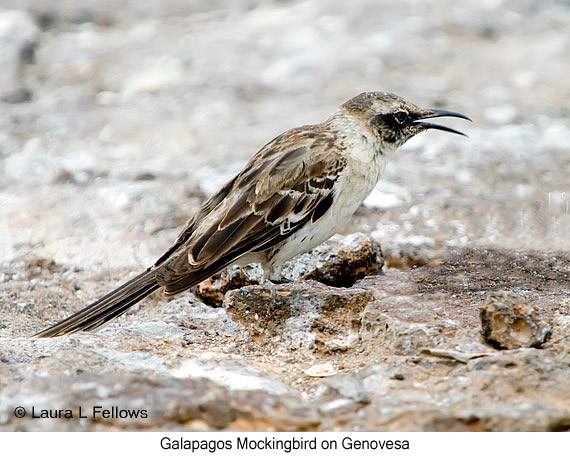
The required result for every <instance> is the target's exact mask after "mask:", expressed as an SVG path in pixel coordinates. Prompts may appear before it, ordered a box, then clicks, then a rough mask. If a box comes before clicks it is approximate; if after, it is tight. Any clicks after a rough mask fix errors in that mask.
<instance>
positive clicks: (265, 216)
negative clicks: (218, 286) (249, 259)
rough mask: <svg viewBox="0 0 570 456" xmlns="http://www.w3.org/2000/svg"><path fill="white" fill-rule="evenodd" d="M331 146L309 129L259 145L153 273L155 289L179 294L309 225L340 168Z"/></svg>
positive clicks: (326, 201)
mask: <svg viewBox="0 0 570 456" xmlns="http://www.w3.org/2000/svg"><path fill="white" fill-rule="evenodd" d="M308 132H309V133H311V134H308ZM333 141H334V138H332V136H331V135H330V133H327V132H325V131H323V130H322V129H319V128H318V127H316V126H313V127H301V128H297V129H294V130H290V131H289V132H287V133H285V134H284V135H281V136H279V137H277V138H276V139H275V140H273V141H272V142H270V143H268V144H267V145H266V146H264V147H263V148H262V149H261V150H260V151H259V152H258V153H257V154H256V155H255V156H254V157H253V158H252V160H251V161H250V162H249V163H248V165H247V166H246V167H245V169H244V170H243V171H242V172H241V173H240V174H238V176H236V178H235V179H233V180H232V181H231V182H229V183H228V184H227V185H226V186H225V187H224V189H222V191H221V192H219V193H218V194H216V195H215V196H213V197H212V198H210V200H209V201H208V203H207V204H206V205H205V206H204V208H205V210H204V209H203V210H202V211H201V212H200V214H198V216H197V217H196V218H195V219H194V221H193V222H192V223H190V224H189V225H188V227H187V229H186V230H185V231H184V232H183V233H182V234H181V236H180V237H179V239H178V240H177V244H175V246H174V247H173V249H172V252H174V253H175V254H174V255H172V256H171V257H170V258H169V259H166V260H163V262H162V263H161V264H160V267H159V268H158V269H157V271H156V274H157V275H156V277H157V281H158V283H159V284H160V285H163V286H164V287H165V290H166V292H167V293H168V294H175V293H177V292H179V291H183V290H184V289H187V288H189V287H190V286H192V285H194V284H196V283H199V282H200V281H202V280H204V279H206V278H207V277H209V276H210V275H211V274H214V273H215V272H217V271H219V270H220V269H222V268H224V267H225V266H228V265H230V264H232V263H233V262H235V261H236V260H237V259H239V257H241V256H242V255H244V254H246V253H248V252H260V251H263V250H266V249H269V248H272V247H275V246H276V245H278V244H279V243H281V242H283V241H284V240H285V239H286V238H287V237H289V236H290V235H291V234H293V233H294V232H295V231H297V230H299V229H300V228H301V227H303V226H304V225H305V224H307V223H315V222H316V221H317V220H318V219H319V218H320V217H322V216H323V215H324V214H325V213H326V211H327V210H328V209H329V208H330V206H331V205H332V203H333V201H334V197H335V194H334V183H335V182H336V181H337V180H338V178H339V176H340V175H341V174H342V172H343V170H344V167H345V165H346V162H345V159H344V158H343V157H342V156H341V155H340V153H338V151H336V150H335V149H334V148H333V147H332V146H333V145H334V142H333ZM222 193H223V195H224V196H223V197H221V194H222Z"/></svg>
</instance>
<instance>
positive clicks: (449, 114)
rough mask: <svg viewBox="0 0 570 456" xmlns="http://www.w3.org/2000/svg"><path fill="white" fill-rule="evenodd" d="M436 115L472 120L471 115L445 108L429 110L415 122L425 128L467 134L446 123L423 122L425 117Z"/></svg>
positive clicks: (429, 117)
mask: <svg viewBox="0 0 570 456" xmlns="http://www.w3.org/2000/svg"><path fill="white" fill-rule="evenodd" d="M434 117H458V118H460V119H465V120H469V121H471V119H470V118H469V117H467V116H464V115H463V114H460V113H458V112H453V111H445V110H443V109H430V110H429V111H428V112H427V114H424V115H422V116H420V117H418V120H416V121H414V124H415V125H420V126H421V127H423V128H425V129H426V130H428V129H430V128H431V129H434V130H442V131H448V132H450V133H456V134H458V135H463V136H467V135H466V134H465V133H461V132H460V131H457V130H454V129H453V128H449V127H446V126H444V125H438V124H433V123H429V122H421V121H422V120H424V119H433V118H434Z"/></svg>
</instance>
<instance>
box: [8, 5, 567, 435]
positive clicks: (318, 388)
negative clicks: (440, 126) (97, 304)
mask: <svg viewBox="0 0 570 456" xmlns="http://www.w3.org/2000/svg"><path fill="white" fill-rule="evenodd" d="M0 8H2V9H0V51H1V52H0V55H1V57H0V62H1V63H2V68H3V71H2V75H1V76H0V86H1V87H0V108H1V109H2V112H3V115H2V116H0V289H1V292H0V360H1V365H2V369H1V370H0V426H1V427H2V429H6V430H15V429H22V430H54V429H57V430H71V429H73V430H88V429H133V428H134V429H157V428H161V429H172V430H174V429H196V430H205V429H259V430H265V429H279V430H337V429H343V430H352V429H355V430H505V431H506V430H568V429H569V428H570V395H569V393H568V392H569V391H570V358H569V355H568V353H570V350H569V344H570V310H569V306H570V304H569V299H570V295H569V290H570V279H569V277H570V257H569V254H568V251H569V250H570V209H569V208H570V183H569V182H570V180H569V178H568V176H569V175H570V146H569V144H570V110H569V104H568V100H569V99H570V84H568V74H570V32H569V30H570V6H569V5H568V4H567V2H561V1H554V0H548V1H540V2H538V1H531V0H528V1H518V0H503V1H500V0H499V1H480V0H477V1H475V0H469V1H464V2H453V1H451V0H444V1H426V2H415V1H402V2H388V1H365V0H356V1H352V2H345V1H341V0H338V1H337V0H334V1H330V2H319V1H316V0H307V1H303V2H277V1H269V0H267V1H262V0H257V1H256V0H253V1H242V2H233V1H229V0H227V1H224V0H222V1H217V2H209V1H200V0H192V1H183V0H169V1H158V0H157V1H148V2H146V1H145V2H135V1H129V0H124V1H122V0H114V1H113V0H110V1H108V2H99V1H97V2H96V1H94V0H87V1H84V2H81V3H80V4H79V3H77V2H71V1H68V0H60V1H55V2H53V1H49V2H48V1H44V0H39V1H38V0H2V2H0ZM363 90H388V91H393V92H395V93H398V94H399V95H402V96H404V97H405V98H408V99H410V100H411V101H414V102H416V103H418V104H421V105H425V106H433V107H445V108H448V109H453V110H457V111H460V112H462V113H465V114H467V115H469V116H470V117H471V118H472V119H473V123H472V124H469V125H465V124H464V123H463V122H461V123H459V122H460V121H457V122H456V121H453V120H452V119H450V120H449V121H447V122H446V123H447V124H449V125H453V126H454V127H456V128H460V129H461V130H462V131H465V132H466V133H467V134H468V135H469V138H462V137H458V136H453V135H447V134H444V133H442V132H428V133H425V134H423V135H421V136H418V137H417V138H414V139H413V140H412V141H410V142H409V143H408V144H407V145H406V146H405V147H404V148H403V149H402V150H401V151H400V152H399V153H398V154H397V155H395V156H393V157H391V160H390V163H389V164H388V167H387V169H386V175H385V178H384V180H383V181H382V182H381V183H380V185H379V186H378V187H377V189H376V190H375V192H374V193H373V194H372V195H371V197H370V198H369V199H368V200H367V201H366V202H365V204H364V206H363V207H362V208H361V209H360V210H359V211H358V212H357V214H356V216H355V217H354V219H353V220H352V221H351V222H350V223H349V225H348V226H347V227H346V229H345V230H344V234H350V233H355V232H362V233H363V235H362V237H359V236H352V237H349V238H344V237H340V238H338V239H337V240H336V241H334V242H331V243H330V244H328V246H327V247H324V248H321V249H319V250H318V251H317V252H314V254H313V255H312V256H311V257H305V258H304V259H299V260H297V262H296V263H293V264H291V265H290V268H289V269H288V271H289V272H290V273H292V274H293V276H290V277H289V278H290V279H291V278H293V279H296V278H297V277H299V276H300V275H303V274H304V273H306V272H307V267H308V266H307V265H310V264H315V265H320V267H321V269H322V268H323V266H324V269H325V272H326V273H325V274H324V275H320V276H319V275H318V274H317V275H314V274H313V275H312V276H310V277H311V279H316V280H323V281H324V282H327V280H328V279H326V277H330V276H331V271H332V274H337V273H338V270H339V269H338V267H337V266H334V267H332V266H330V265H333V264H334V261H333V260H334V259H335V258H336V259H339V258H341V259H342V258H346V255H347V250H346V246H348V252H350V251H354V252H356V253H358V252H360V253H362V252H364V253H366V252H367V251H366V250H365V249H364V250H362V249H361V246H362V244H359V243H358V242H357V241H358V240H359V239H360V240H362V239H368V241H367V242H368V245H369V246H377V245H378V244H381V246H382V251H383V253H384V259H383V260H382V259H381V258H380V257H379V255H378V253H377V251H376V250H374V249H371V250H369V251H368V253H369V255H368V256H366V255H364V256H362V257H360V258H361V260H362V258H368V259H369V258H371V257H372V256H375V258H377V260H378V263H377V267H376V268H374V267H373V266H374V264H372V263H371V262H369V261H368V260H366V261H364V263H358V262H357V261H356V258H357V256H355V257H350V256H349V257H348V259H347V261H346V262H345V263H344V264H349V265H352V267H353V270H355V271H360V270H361V268H362V264H365V265H366V268H367V269H366V274H371V273H374V274H373V275H369V276H368V277H365V278H360V277H356V278H355V280H357V279H359V280H357V281H356V282H355V283H354V284H352V281H351V282H350V283H345V284H342V285H345V286H346V288H343V287H339V286H338V285H340V284H339V283H336V284H335V283H330V280H329V281H328V282H327V283H319V282H315V281H314V280H300V281H296V282H292V283H283V284H275V285H272V284H268V283H258V284H256V280H257V282H259V280H258V279H256V277H258V276H256V274H258V271H257V272H256V271H255V270H252V271H246V274H243V275H240V274H241V273H240V272H239V271H237V272H235V271H234V272H233V273H232V274H237V275H234V276H232V277H233V279H232V280H233V282H232V280H230V281H229V282H232V283H233V285H236V284H237V285H245V286H243V287H241V288H237V289H234V290H232V291H228V292H227V293H225V295H224V296H222V295H223V293H222V292H220V288H218V289H215V287H216V286H218V285H216V282H215V281H213V282H212V283H211V284H209V285H208V284H206V285H204V286H203V287H204V291H208V290H209V293H210V296H214V297H213V298H212V299H213V302H214V303H215V304H216V305H217V306H212V305H206V304H205V303H204V302H203V301H202V300H201V299H200V297H199V296H200V294H199V293H198V294H193V293H186V294H184V295H181V296H179V297H177V298H175V299H172V300H170V301H167V300H164V299H160V296H156V297H152V298H149V299H147V300H146V301H145V302H144V303H143V304H142V305H139V306H136V307H135V308H133V310H132V311H130V312H129V313H127V315H125V316H124V317H122V318H121V319H119V320H118V321H117V322H116V323H114V324H112V325H111V326H110V327H109V328H107V329H104V330H101V331H100V332H98V333H95V334H77V335H73V336H71V337H66V338H60V339H55V340H36V341H32V340H29V339H28V337H29V336H30V335H31V334H32V333H34V332H36V331H37V330H39V329H42V328H43V327H45V326H46V324H47V323H52V322H55V321H56V320H59V319H61V318H62V317H64V316H66V315H68V314H69V313H70V312H72V311H76V310H78V309H80V308H81V307H83V306H84V305H86V304H87V303H89V302H90V301H91V300H93V299H95V298H96V297H98V296H99V295H101V294H102V293H104V292H105V291H108V290H109V289H111V288H112V287H114V286H116V285H118V284H119V283H120V282H121V281H123V280H124V279H125V278H127V277H129V276H130V275H134V274H135V273H136V272H138V271H140V270H141V269H142V268H144V267H146V266H148V265H149V264H151V263H152V262H153V261H154V260H155V259H156V258H157V257H158V256H159V255H160V254H161V253H162V251H163V250H164V249H165V248H167V247H168V245H169V243H170V242H172V241H173V240H174V238H175V237H176V235H177V233H178V230H179V229H180V228H181V226H182V225H183V224H184V222H185V221H186V219H187V218H188V217H189V216H191V215H192V213H193V211H195V210H196V208H197V207H199V205H200V203H201V202H202V201H203V200H204V198H205V197H206V196H207V195H208V194H209V193H211V192H212V191H214V190H215V189H216V188H217V187H218V186H219V185H221V184H223V182H224V181H225V180H226V179H227V178H228V177H229V176H230V175H232V174H233V173H234V172H236V171H237V170H239V168H240V167H241V166H242V165H243V164H244V163H245V161H246V160H247V159H248V158H249V156H250V155H251V154H252V153H253V152H254V151H255V150H257V148H259V147H260V146H261V145H262V144H264V143H265V142H267V141H269V140H270V139H271V138H273V137H274V136H276V135H277V134H279V133H281V132H282V131H284V130H286V129H288V128H291V127H294V126H297V125H300V124H303V123H312V122H319V121H321V120H323V119H324V118H326V117H327V116H328V115H329V114H330V113H332V111H333V110H334V109H335V108H336V106H337V105H338V104H340V103H341V102H343V101H344V100H346V99H348V98H350V97H352V96H354V95H355V94H357V93H359V92H361V91H363ZM351 246H352V247H351ZM359 246H360V247H359ZM343 248H344V249H345V250H344V251H343V252H344V253H341V254H339V252H340V250H339V249H341V250H342V249H343ZM359 249H360V250H359ZM375 252H376V253H375ZM343 255H344V257H343ZM370 255H372V256H370ZM381 261H384V262H385V265H384V269H383V273H382V274H378V269H379V266H380V264H381ZM327 265H329V266H327ZM343 267H344V266H343ZM327 268H329V269H328V270H327ZM335 268H336V269H335ZM374 269H376V270H374ZM341 270H342V271H345V269H341ZM327 271H328V272H327ZM335 271H337V272H335ZM247 274H250V275H251V277H249V278H248V277H246V276H247ZM343 274H344V272H343ZM323 277H325V278H323ZM246 279H247V280H246ZM250 279H252V280H250ZM240 281H241V282H240ZM331 285H337V286H336V287H335V286H331ZM208 287H210V288H208ZM212 287H214V288H212ZM229 288H235V287H234V286H230V287H228V289H229ZM212 290H213V291H212ZM223 291H225V288H224V289H223ZM497 296H507V297H508V299H502V301H501V302H502V303H503V304H504V303H505V302H506V303H507V304H508V303H509V302H510V303H514V304H513V305H512V306H510V307H509V306H508V305H506V306H505V305H503V306H499V307H500V309H499V310H500V311H501V312H506V313H505V314H504V315H510V317H509V318H514V317H517V315H523V314H524V312H522V310H524V309H527V310H528V312H527V313H526V314H524V315H523V316H525V317H528V318H529V320H527V321H528V322H530V321H532V322H537V323H536V325H537V326H536V328H538V329H537V330H536V332H535V333H536V334H535V335H537V336H539V339H540V340H539V341H538V340H535V339H532V338H527V339H526V340H527V343H526V344H521V345H520V348H516V347H515V345H508V344H509V342H508V341H511V342H512V341H513V340H520V333H517V328H519V326H517V325H515V324H507V325H505V326H502V327H501V328H500V329H501V335H500V337H502V338H503V339H501V340H503V341H507V342H505V343H506V344H507V345H503V344H502V343H499V344H498V345H497V343H493V342H491V344H489V343H488V340H487V341H486V340H485V338H484V337H483V332H484V331H483V327H482V321H481V316H480V311H481V309H482V307H485V306H487V309H488V310H492V311H496V310H497V306H496V305H495V306H494V307H493V308H492V309H491V307H489V306H490V305H491V304H492V303H495V304H496V303H497V302H498V301H497ZM221 302H223V305H222V306H221V307H219V305H220V303H221ZM210 304H212V303H210ZM508 309H514V311H513V312H511V313H509V310H508ZM517 309H518V310H517ZM521 309H522V310H521ZM521 312H522V313H521ZM513 316H514V317H513ZM505 318H507V317H505ZM517 318H518V317H517ZM499 320H500V319H499ZM500 321H507V320H505V319H503V320H500ZM512 321H514V320H511V322H512ZM483 324H485V323H484V322H483ZM529 325H530V326H532V324H530V323H529ZM513 328H514V330H513ZM545 328H549V331H547V330H546V329H545ZM513 331H514V332H513ZM531 332H532V331H531ZM547 333H550V335H548V334H547ZM525 334H527V332H525ZM528 341H530V342H528ZM498 346H502V347H507V348H508V349H498V348H497V347H498ZM95 405H99V406H102V407H104V408H106V409H109V410H112V408H113V407H118V408H119V409H124V410H126V409H130V410H143V409H144V410H146V411H147V412H148V414H147V416H146V417H145V418H141V417H140V416H139V417H138V418H113V417H110V418H103V417H101V416H97V417H95V418H93V417H88V418H78V417H77V414H78V412H79V409H78V408H79V407H82V410H83V411H85V410H89V411H91V410H92V407H93V406H95ZM17 406H22V407H25V409H26V411H27V416H26V417H25V418H17V417H15V415H14V409H15V407H17ZM32 406H34V407H35V409H36V410H39V409H50V410H51V409H63V410H72V411H73V413H75V418H73V419H64V418H62V419H47V418H45V419H42V418H37V419H34V418H31V416H30V415H31V407H32Z"/></svg>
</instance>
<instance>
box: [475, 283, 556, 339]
mask: <svg viewBox="0 0 570 456" xmlns="http://www.w3.org/2000/svg"><path fill="white" fill-rule="evenodd" d="M481 326H482V328H483V331H482V333H483V337H484V338H485V340H486V341H487V342H488V343H489V344H490V345H492V346H493V347H496V348H502V349H514V348H529V347H540V346H541V345H542V344H543V343H544V342H546V340H547V339H548V337H549V336H550V333H551V326H550V324H548V323H547V322H545V321H543V320H542V319H541V318H540V316H539V315H537V309H536V308H535V307H534V306H533V305H532V304H531V303H529V302H528V301H527V300H526V299H525V298H524V297H523V296H520V295H517V294H515V293H513V292H506V291H501V292H494V293H489V295H488V296H487V297H486V298H485V302H484V303H483V306H482V307H481Z"/></svg>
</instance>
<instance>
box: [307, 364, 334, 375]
mask: <svg viewBox="0 0 570 456" xmlns="http://www.w3.org/2000/svg"><path fill="white" fill-rule="evenodd" d="M337 373H338V372H337V370H336V369H335V368H334V366H333V365H332V364H331V363H324V364H315V365H314V366H311V367H309V368H308V369H307V370H306V371H305V374H306V375H308V376H309V377H330V376H331V375H335V374H337Z"/></svg>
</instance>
